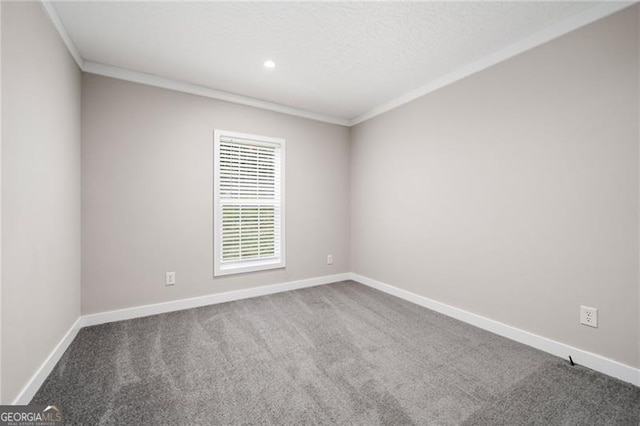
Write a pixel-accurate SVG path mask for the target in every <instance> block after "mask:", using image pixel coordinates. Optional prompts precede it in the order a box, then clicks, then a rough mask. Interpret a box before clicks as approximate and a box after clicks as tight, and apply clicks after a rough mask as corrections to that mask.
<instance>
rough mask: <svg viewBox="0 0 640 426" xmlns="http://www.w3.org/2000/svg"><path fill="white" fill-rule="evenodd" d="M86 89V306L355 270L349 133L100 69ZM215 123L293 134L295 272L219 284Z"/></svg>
mask: <svg viewBox="0 0 640 426" xmlns="http://www.w3.org/2000/svg"><path fill="white" fill-rule="evenodd" d="M82 89H83V90H82V102H83V111H82V112H83V119H82V129H83V130H82V132H83V148H82V282H83V287H82V311H83V313H85V314H88V313H95V312H101V311H107V310H112V309H119V308H126V307H132V306H139V305H144V304H149V303H158V302H164V301H169V300H175V299H182V298H187V297H195V296H201V295H207V294H213V293H220V292H226V291H232V290H238V289H243V288H248V287H255V286H260V285H266V284H273V283H281V282H285V281H291V280H299V279H304V278H312V277H318V276H322V275H329V274H335V273H342V272H347V271H348V270H349V143H348V142H349V130H348V129H347V128H345V127H341V126H336V125H331V124H323V123H318V122H314V121H310V120H306V119H301V118H297V117H292V116H288V115H283V114H278V113H274V112H268V111H263V110H259V109H254V108H250V107H244V106H239V105H233V104H229V103H225V102H220V101H215V100H212V99H207V98H203V97H199V96H193V95H187V94H184V93H177V92H172V91H169V90H163V89H158V88H154V87H149V86H143V85H139V84H133V83H127V82H123V81H119V80H114V79H110V78H105V77H99V76H95V75H88V74H86V75H84V77H83V86H82ZM217 128H219V129H224V130H232V131H237V132H244V133H254V134H260V135H265V136H274V137H283V138H285V139H286V141H287V142H286V143H287V152H286V156H287V158H286V162H287V163H286V232H287V234H286V244H287V268H286V269H281V270H273V271H268V272H258V273H251V274H242V275H236V276H229V277H221V278H216V279H213V237H212V236H213V130H214V129H217ZM327 254H333V256H334V264H333V265H332V266H328V265H327V264H326V256H327ZM167 271H175V272H176V277H177V284H176V285H175V286H172V287H166V286H165V285H164V274H165V272H167Z"/></svg>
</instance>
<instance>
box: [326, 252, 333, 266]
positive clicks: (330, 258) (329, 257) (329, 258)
mask: <svg viewBox="0 0 640 426" xmlns="http://www.w3.org/2000/svg"><path fill="white" fill-rule="evenodd" d="M327 265H333V255H332V254H329V255H327Z"/></svg>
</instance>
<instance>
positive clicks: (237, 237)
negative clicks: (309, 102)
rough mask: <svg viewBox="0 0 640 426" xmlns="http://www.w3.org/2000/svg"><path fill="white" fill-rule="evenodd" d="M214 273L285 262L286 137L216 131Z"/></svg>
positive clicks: (235, 271) (260, 267) (278, 264)
mask: <svg viewBox="0 0 640 426" xmlns="http://www.w3.org/2000/svg"><path fill="white" fill-rule="evenodd" d="M214 140H215V149H214V153H215V161H214V170H215V176H214V183H215V184H214V191H215V197H214V199H215V204H216V205H215V210H214V211H215V218H214V219H215V220H214V222H215V224H216V235H215V248H216V250H215V259H214V274H215V275H216V276H218V275H227V274H233V273H240V272H250V271H258V270H263V269H272V268H280V267H284V247H283V241H284V238H283V235H284V227H283V223H284V221H283V216H284V190H283V188H284V185H283V183H284V180H283V174H284V173H283V170H284V140H281V139H275V138H268V137H264V136H255V135H243V134H239V133H233V132H225V131H216V132H215V137H214Z"/></svg>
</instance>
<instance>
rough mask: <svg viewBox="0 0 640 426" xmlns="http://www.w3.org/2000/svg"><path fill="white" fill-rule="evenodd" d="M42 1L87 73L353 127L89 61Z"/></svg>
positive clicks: (343, 121)
mask: <svg viewBox="0 0 640 426" xmlns="http://www.w3.org/2000/svg"><path fill="white" fill-rule="evenodd" d="M40 4H41V5H42V8H43V9H44V11H45V14H46V15H47V17H48V18H49V20H50V21H51V23H52V24H53V26H54V28H55V29H56V30H57V31H58V34H59V35H60V38H62V41H63V42H64V44H65V45H66V46H67V49H68V50H69V53H71V56H73V59H74V60H75V61H76V64H78V67H79V68H80V69H81V70H82V71H83V72H86V73H90V74H97V75H102V76H105V77H112V78H117V79H120V80H125V81H131V82H134V83H140V84H145V85H147V86H154V87H160V88H163V89H169V90H174V91H178V92H183V93H190V94H192V95H198V96H204V97H207V98H211V99H216V100H220V101H225V102H231V103H234V104H239V105H246V106H250V107H254V108H260V109H264V110H267V111H274V112H279V113H283V114H288V115H293V116H296V117H302V118H306V119H309V120H314V121H320V122H323V123H331V124H338V125H340V126H349V120H347V119H345V118H339V117H333V116H330V115H325V114H319V113H315V112H311V111H306V110H303V109H299V108H293V107H290V106H286V105H281V104H277V103H274V102H268V101H263V100H261V99H256V98H252V97H249V96H243V95H237V94H235V93H230V92H225V91H222V90H216V89H212V88H210V87H206V86H200V85H197V84H191V83H187V82H185V81H181V80H176V79H172V78H166V77H160V76H157V75H153V74H147V73H143V72H138V71H133V70H128V69H125V68H120V67H115V66H111V65H105V64H100V63H97V62H92V61H86V60H84V59H83V58H82V56H81V55H80V52H78V49H77V48H76V46H75V45H74V44H73V42H72V41H71V38H70V37H69V34H68V33H67V30H66V29H65V28H64V25H63V24H62V21H61V20H60V17H59V16H58V13H57V12H56V10H55V8H54V7H53V5H52V4H51V2H50V1H48V0H41V1H40Z"/></svg>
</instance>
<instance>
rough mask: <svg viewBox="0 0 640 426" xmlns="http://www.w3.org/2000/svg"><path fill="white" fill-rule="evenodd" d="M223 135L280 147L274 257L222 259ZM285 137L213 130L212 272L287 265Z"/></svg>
mask: <svg viewBox="0 0 640 426" xmlns="http://www.w3.org/2000/svg"><path fill="white" fill-rule="evenodd" d="M223 137H226V138H231V139H234V138H236V139H239V140H243V141H247V140H248V141H251V142H255V143H256V145H263V146H264V145H266V146H270V147H273V146H275V147H277V148H278V149H279V150H280V170H279V172H280V203H279V204H280V233H279V234H280V235H279V237H280V256H279V257H277V258H275V259H273V258H270V259H255V260H240V261H236V262H229V263H227V264H226V265H225V264H223V262H222V205H223V204H222V202H221V197H220V142H221V139H222V138H223ZM285 157H286V141H285V139H283V138H275V137H270V136H261V135H253V134H249V133H239V132H232V131H228V130H220V129H215V130H214V132H213V265H214V267H213V276H214V277H221V276H226V275H234V274H242V273H247V272H258V271H267V270H271V269H280V268H285V267H286V239H285V235H286V233H285V223H286V221H285V206H286V203H285V165H286V158H285Z"/></svg>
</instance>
